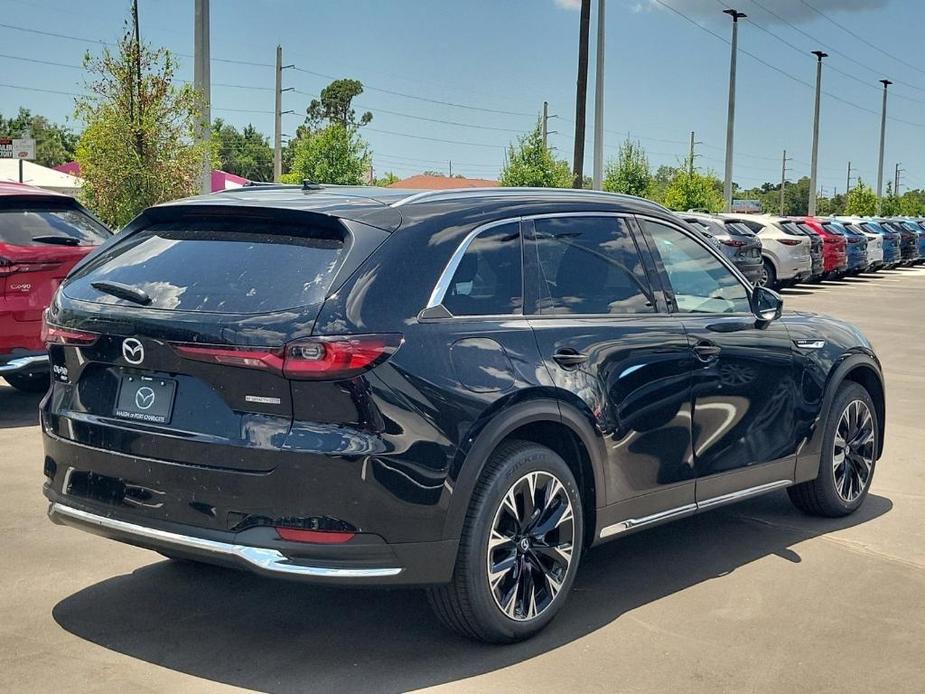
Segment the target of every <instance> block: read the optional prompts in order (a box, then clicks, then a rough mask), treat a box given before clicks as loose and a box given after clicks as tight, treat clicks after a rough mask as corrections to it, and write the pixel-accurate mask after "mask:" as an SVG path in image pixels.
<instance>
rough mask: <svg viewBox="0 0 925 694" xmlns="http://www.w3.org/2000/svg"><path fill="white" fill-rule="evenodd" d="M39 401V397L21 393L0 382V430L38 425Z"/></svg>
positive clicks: (40, 397)
mask: <svg viewBox="0 0 925 694" xmlns="http://www.w3.org/2000/svg"><path fill="white" fill-rule="evenodd" d="M41 399H42V396H41V395H38V394H34V393H21V392H19V391H18V390H16V389H15V388H11V387H10V386H8V385H6V384H5V383H3V382H2V381H0V429H6V428H11V427H29V426H35V425H36V424H38V423H39V401H40V400H41Z"/></svg>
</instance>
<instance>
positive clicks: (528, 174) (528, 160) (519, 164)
mask: <svg viewBox="0 0 925 694" xmlns="http://www.w3.org/2000/svg"><path fill="white" fill-rule="evenodd" d="M499 182H500V183H501V185H503V186H530V187H536V188H569V187H571V185H572V174H571V172H570V171H569V168H568V163H567V162H566V161H565V160H562V159H556V158H555V157H553V155H552V152H551V151H550V150H549V149H548V148H547V147H546V146H545V145H544V144H543V133H542V132H541V131H540V124H539V123H537V124H536V127H535V128H534V129H533V130H532V131H531V132H529V133H527V134H526V135H524V136H522V137H519V138H518V140H517V145H516V146H515V145H513V144H511V145H509V146H508V150H507V155H506V156H505V157H504V166H503V167H502V169H501V175H500V176H499Z"/></svg>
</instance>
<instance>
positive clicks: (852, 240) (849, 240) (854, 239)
mask: <svg viewBox="0 0 925 694" xmlns="http://www.w3.org/2000/svg"><path fill="white" fill-rule="evenodd" d="M857 242H858V240H857V239H856V238H854V237H853V236H849V237H848V243H857Z"/></svg>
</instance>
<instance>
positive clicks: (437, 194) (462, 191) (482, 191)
mask: <svg viewBox="0 0 925 694" xmlns="http://www.w3.org/2000/svg"><path fill="white" fill-rule="evenodd" d="M524 193H543V194H544V195H550V194H552V195H555V194H561V195H569V196H588V197H600V196H606V197H613V198H620V199H624V200H625V199H626V198H633V199H636V200H645V198H639V197H637V196H635V195H626V194H623V193H609V192H607V191H603V190H586V189H583V188H531V187H523V188H514V187H491V188H448V189H440V190H423V191H419V192H417V193H412V194H411V195H409V196H408V197H406V198H402V199H401V200H396V201H395V202H393V203H392V204H391V205H390V207H402V206H403V205H410V204H413V203H416V202H421V201H423V200H454V199H457V198H465V197H468V196H471V195H523V194H524ZM645 201H646V202H651V201H650V200H645ZM652 204H657V203H652Z"/></svg>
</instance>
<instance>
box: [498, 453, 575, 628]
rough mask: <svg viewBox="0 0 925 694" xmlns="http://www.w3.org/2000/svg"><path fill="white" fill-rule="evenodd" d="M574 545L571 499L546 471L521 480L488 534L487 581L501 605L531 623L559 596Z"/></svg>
mask: <svg viewBox="0 0 925 694" xmlns="http://www.w3.org/2000/svg"><path fill="white" fill-rule="evenodd" d="M574 547H575V517H574V514H573V509H572V502H571V500H570V499H569V496H568V492H566V490H565V487H564V486H563V484H562V482H560V481H559V479H557V478H556V477H555V475H553V474H551V473H548V472H539V471H537V472H531V473H528V474H526V475H524V476H523V477H521V478H520V479H519V480H517V481H516V482H515V483H514V484H513V485H511V487H510V489H508V491H507V493H506V494H505V495H504V498H503V499H502V500H501V504H500V506H499V507H498V510H497V512H496V513H495V517H494V521H493V522H492V525H491V532H490V534H489V538H488V559H487V563H488V567H487V568H488V584H489V588H490V590H491V594H492V598H493V599H494V601H495V604H496V605H497V606H498V608H499V609H500V610H501V611H502V612H503V613H504V614H505V615H506V616H507V617H509V618H510V619H513V620H515V621H527V620H530V619H534V618H535V617H537V616H539V615H540V614H542V613H543V612H544V611H545V610H546V609H548V608H549V606H550V605H551V604H552V602H553V601H554V600H555V599H556V596H557V595H558V593H559V591H560V590H561V588H562V584H563V583H564V581H565V578H566V576H567V575H568V570H569V566H570V565H571V563H572V551H573V549H574Z"/></svg>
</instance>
